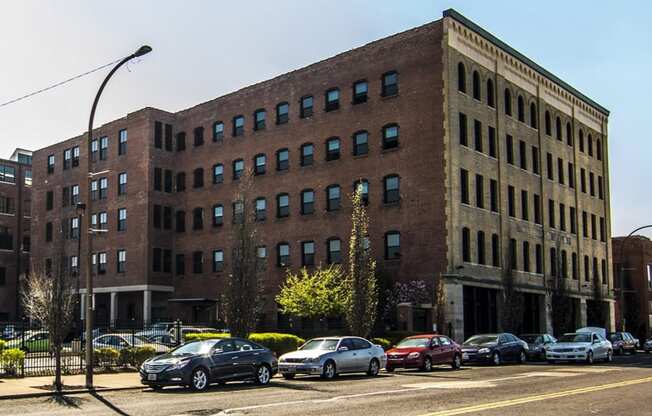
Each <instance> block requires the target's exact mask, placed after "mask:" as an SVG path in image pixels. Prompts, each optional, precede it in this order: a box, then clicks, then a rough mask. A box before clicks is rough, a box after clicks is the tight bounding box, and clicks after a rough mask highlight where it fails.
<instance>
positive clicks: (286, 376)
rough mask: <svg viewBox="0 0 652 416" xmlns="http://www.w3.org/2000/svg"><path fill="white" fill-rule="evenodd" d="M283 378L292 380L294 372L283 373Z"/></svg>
mask: <svg viewBox="0 0 652 416" xmlns="http://www.w3.org/2000/svg"><path fill="white" fill-rule="evenodd" d="M283 378H284V379H286V380H294V374H283Z"/></svg>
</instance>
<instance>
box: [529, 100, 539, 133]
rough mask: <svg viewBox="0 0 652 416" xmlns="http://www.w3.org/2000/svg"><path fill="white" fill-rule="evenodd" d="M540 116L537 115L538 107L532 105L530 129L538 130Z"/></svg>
mask: <svg viewBox="0 0 652 416" xmlns="http://www.w3.org/2000/svg"><path fill="white" fill-rule="evenodd" d="M538 118H539V117H538V114H537V105H536V104H534V103H530V127H532V128H533V129H536V128H538V125H539V123H538V122H537V119H538Z"/></svg>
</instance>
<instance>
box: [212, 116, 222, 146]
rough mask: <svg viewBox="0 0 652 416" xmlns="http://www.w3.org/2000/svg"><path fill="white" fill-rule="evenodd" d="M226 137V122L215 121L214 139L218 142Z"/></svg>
mask: <svg viewBox="0 0 652 416" xmlns="http://www.w3.org/2000/svg"><path fill="white" fill-rule="evenodd" d="M222 139H224V123H223V122H221V121H216V122H215V123H213V141H214V142H218V141H220V140H222Z"/></svg>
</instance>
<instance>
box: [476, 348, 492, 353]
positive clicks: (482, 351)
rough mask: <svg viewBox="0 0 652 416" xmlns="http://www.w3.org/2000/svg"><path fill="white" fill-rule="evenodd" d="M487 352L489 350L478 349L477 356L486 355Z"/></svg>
mask: <svg viewBox="0 0 652 416" xmlns="http://www.w3.org/2000/svg"><path fill="white" fill-rule="evenodd" d="M489 351H490V350H489V348H480V349H479V350H478V354H487V353H488V352H489Z"/></svg>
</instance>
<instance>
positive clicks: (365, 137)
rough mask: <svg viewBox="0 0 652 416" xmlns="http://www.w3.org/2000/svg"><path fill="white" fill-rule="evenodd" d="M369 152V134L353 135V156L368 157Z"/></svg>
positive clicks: (360, 132)
mask: <svg viewBox="0 0 652 416" xmlns="http://www.w3.org/2000/svg"><path fill="white" fill-rule="evenodd" d="M368 152H369V134H367V132H366V131H358V132H356V133H354V134H353V156H360V155H366V154H367V153H368Z"/></svg>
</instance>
